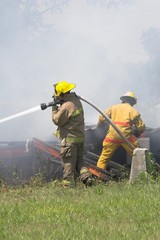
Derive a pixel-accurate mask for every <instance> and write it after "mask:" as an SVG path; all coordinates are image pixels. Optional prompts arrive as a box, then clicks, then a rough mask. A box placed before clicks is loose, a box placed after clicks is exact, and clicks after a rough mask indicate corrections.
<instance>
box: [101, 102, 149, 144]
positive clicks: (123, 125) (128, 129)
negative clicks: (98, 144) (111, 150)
mask: <svg viewBox="0 0 160 240" xmlns="http://www.w3.org/2000/svg"><path fill="white" fill-rule="evenodd" d="M104 113H105V114H106V115H107V116H108V117H109V118H110V119H111V120H112V121H113V123H114V124H115V125H116V126H117V127H118V128H119V129H120V131H121V132H122V134H123V135H124V136H125V137H126V138H127V139H129V140H132V139H131V138H132V136H133V126H134V127H135V128H136V130H137V132H138V134H139V135H140V134H141V133H142V132H143V131H144V128H145V124H144V122H143V121H142V119H141V115H140V114H139V112H138V111H137V110H136V109H134V108H133V107H132V106H131V105H130V104H129V103H121V104H117V105H113V106H111V107H110V108H108V109H107V110H105V111H104ZM105 121H106V120H105V118H104V117H103V116H102V115H100V116H99V122H100V123H101V122H105ZM106 138H107V139H106V140H107V141H110V140H111V141H112V140H113V139H114V140H116V139H117V141H119V140H120V141H121V137H120V136H119V134H118V133H117V132H116V130H115V129H114V128H113V127H112V126H111V125H110V127H109V130H108V133H107V136H106Z"/></svg>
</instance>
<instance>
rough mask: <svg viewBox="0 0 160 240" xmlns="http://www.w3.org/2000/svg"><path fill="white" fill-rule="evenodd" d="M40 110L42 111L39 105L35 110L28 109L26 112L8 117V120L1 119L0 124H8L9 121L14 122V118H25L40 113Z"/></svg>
mask: <svg viewBox="0 0 160 240" xmlns="http://www.w3.org/2000/svg"><path fill="white" fill-rule="evenodd" d="M40 109H41V107H40V106H39V105H38V106H37V107H33V108H30V109H28V110H26V111H23V112H20V113H17V114H14V115H11V116H10V117H6V118H3V119H0V123H3V122H7V121H9V120H12V119H14V118H18V117H21V116H24V115H27V114H30V113H33V112H36V111H38V110H40Z"/></svg>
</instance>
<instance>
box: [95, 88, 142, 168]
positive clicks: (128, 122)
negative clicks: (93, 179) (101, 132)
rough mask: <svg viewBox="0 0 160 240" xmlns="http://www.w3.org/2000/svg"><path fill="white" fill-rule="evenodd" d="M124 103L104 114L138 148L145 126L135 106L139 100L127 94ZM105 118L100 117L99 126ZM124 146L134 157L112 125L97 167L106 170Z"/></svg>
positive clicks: (123, 98) (129, 93)
mask: <svg viewBox="0 0 160 240" xmlns="http://www.w3.org/2000/svg"><path fill="white" fill-rule="evenodd" d="M120 99H121V100H122V103H120V104H117V105H113V106H111V107H110V108H108V109H107V110H105V111H104V113H105V114H106V115H107V116H108V117H109V118H110V119H111V120H112V122H113V123H114V124H115V125H116V126H117V127H118V128H119V129H120V131H121V132H122V134H123V135H124V136H125V137H126V138H127V139H128V140H129V141H130V142H131V143H132V145H133V146H134V147H135V148H137V147H138V140H137V137H138V136H140V134H141V133H142V132H143V131H144V128H145V124H144V122H143V121H142V119H141V116H140V114H139V112H137V111H136V110H135V109H134V108H133V106H134V105H135V104H136V103H137V99H136V98H135V95H134V93H133V92H127V93H125V94H124V95H123V96H122V97H120ZM105 121H106V120H105V118H104V117H103V116H102V115H100V116H99V121H98V124H103V123H104V122H105ZM120 145H121V146H122V147H123V148H124V149H125V150H126V151H127V152H128V153H129V155H131V156H132V155H133V150H132V149H131V148H130V147H129V146H128V145H127V143H126V142H124V140H123V139H122V138H121V137H120V136H119V134H118V133H117V132H116V130H115V129H114V128H113V127H112V126H111V125H110V126H109V130H108V132H107V135H106V137H105V139H104V140H103V149H102V152H101V155H100V157H99V159H98V162H97V166H98V167H100V168H102V169H106V167H107V162H108V161H109V160H110V159H111V157H112V155H113V154H114V152H115V151H116V149H117V148H118V147H119V146H120Z"/></svg>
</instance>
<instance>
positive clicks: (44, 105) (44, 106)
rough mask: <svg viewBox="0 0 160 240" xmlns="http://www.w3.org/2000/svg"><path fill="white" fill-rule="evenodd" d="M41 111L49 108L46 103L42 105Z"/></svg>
mask: <svg viewBox="0 0 160 240" xmlns="http://www.w3.org/2000/svg"><path fill="white" fill-rule="evenodd" d="M40 106H41V110H45V109H46V108H47V107H48V106H47V104H46V103H41V105H40Z"/></svg>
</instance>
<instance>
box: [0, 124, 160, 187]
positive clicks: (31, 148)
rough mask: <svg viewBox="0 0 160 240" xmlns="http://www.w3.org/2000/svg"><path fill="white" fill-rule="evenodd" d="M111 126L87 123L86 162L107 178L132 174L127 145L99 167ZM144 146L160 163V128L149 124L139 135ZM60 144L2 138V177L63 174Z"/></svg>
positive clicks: (22, 178)
mask: <svg viewBox="0 0 160 240" xmlns="http://www.w3.org/2000/svg"><path fill="white" fill-rule="evenodd" d="M107 128H108V126H107V125H106V127H105V129H104V127H103V128H101V127H97V126H94V125H93V126H90V125H89V126H86V129H85V135H86V140H85V152H84V162H85V164H86V166H88V168H89V170H90V172H91V173H92V174H93V175H96V176H99V177H102V178H103V179H104V180H106V181H107V180H110V179H121V178H126V177H128V174H129V171H130V168H131V157H129V156H128V155H127V153H126V151H125V150H124V149H123V148H121V147H120V148H119V149H118V150H117V151H116V152H115V154H114V155H113V157H112V159H111V161H110V162H109V163H108V166H107V169H106V170H102V171H100V169H98V168H97V167H96V163H97V160H98V157H99V155H100V153H101V150H102V141H103V139H104V137H105V135H106V131H107ZM139 144H140V147H145V148H147V149H148V150H149V151H151V152H152V153H153V156H154V158H155V160H156V162H157V163H158V164H159V163H160V128H157V129H151V128H146V130H145V132H144V133H143V136H142V137H140V138H139ZM62 170H63V169H62V165H61V161H60V147H59V142H58V141H48V142H47V141H42V140H40V139H37V138H33V139H32V140H30V141H21V142H17V141H12V142H0V179H1V180H2V181H4V182H6V183H8V184H19V183H26V182H28V181H29V179H30V178H31V177H33V176H36V175H37V174H39V173H43V175H44V178H45V180H46V181H50V180H54V179H59V178H61V177H62Z"/></svg>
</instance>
